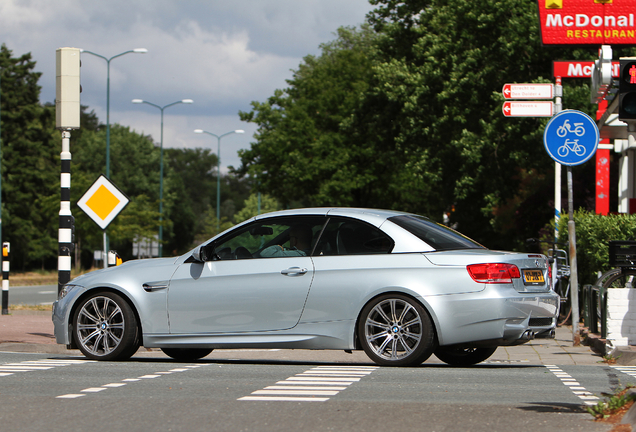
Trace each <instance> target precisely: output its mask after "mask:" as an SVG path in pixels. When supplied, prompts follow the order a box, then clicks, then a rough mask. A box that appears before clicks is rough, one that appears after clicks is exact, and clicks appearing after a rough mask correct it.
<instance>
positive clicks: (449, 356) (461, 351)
mask: <svg viewBox="0 0 636 432" xmlns="http://www.w3.org/2000/svg"><path fill="white" fill-rule="evenodd" d="M495 351H497V347H494V348H453V347H450V348H449V347H439V348H437V350H436V351H435V357H437V358H438V359H440V360H441V361H443V362H444V363H447V364H449V365H451V366H472V365H474V364H477V363H481V362H483V361H484V360H486V359H488V358H490V356H491V355H493V354H494V353H495Z"/></svg>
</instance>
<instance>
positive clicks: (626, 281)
mask: <svg viewBox="0 0 636 432" xmlns="http://www.w3.org/2000/svg"><path fill="white" fill-rule="evenodd" d="M596 284H597V285H600V286H602V287H603V288H636V270H632V269H625V270H621V269H612V270H610V271H608V272H607V273H605V274H603V275H602V276H601V277H600V278H599V279H598V280H597V281H596Z"/></svg>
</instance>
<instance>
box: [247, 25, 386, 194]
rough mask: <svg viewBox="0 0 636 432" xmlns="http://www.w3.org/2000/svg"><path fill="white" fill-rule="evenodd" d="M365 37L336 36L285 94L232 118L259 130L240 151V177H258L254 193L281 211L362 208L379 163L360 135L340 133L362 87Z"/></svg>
mask: <svg viewBox="0 0 636 432" xmlns="http://www.w3.org/2000/svg"><path fill="white" fill-rule="evenodd" d="M373 37H374V35H373V33H372V32H371V31H370V30H369V29H367V28H364V29H363V30H360V31H356V30H354V29H347V28H341V29H339V30H338V39H337V40H336V41H334V42H331V43H329V44H324V45H322V55H321V56H320V57H314V56H307V57H305V58H304V61H303V63H302V64H301V65H300V66H299V69H298V70H297V71H296V72H295V73H294V77H293V79H291V80H289V81H288V84H289V88H287V89H285V90H277V91H276V92H275V93H274V95H273V96H272V97H270V98H269V99H268V101H267V102H264V103H259V102H252V108H253V109H252V111H251V112H249V113H248V112H241V113H239V115H240V116H241V119H242V120H244V121H251V122H255V123H257V124H258V125H259V127H258V131H257V134H256V137H257V142H256V143H253V144H252V147H251V149H249V150H245V151H242V152H240V155H241V158H242V163H243V171H242V172H244V173H245V172H247V173H250V174H252V175H253V176H255V177H256V178H258V181H259V183H258V186H257V187H258V189H259V190H263V191H267V192H268V193H269V194H271V195H272V196H274V197H275V198H276V199H278V200H280V201H281V202H282V203H283V205H284V206H289V205H290V204H291V203H292V202H298V203H300V204H301V205H359V204H362V203H365V202H368V201H369V198H370V195H371V193H370V191H371V190H372V189H373V187H374V184H377V183H378V177H380V176H381V173H382V172H383V171H384V170H385V168H384V165H383V163H384V158H383V156H382V155H381V154H380V153H379V151H378V149H375V148H374V147H372V146H367V145H366V144H365V143H363V142H362V141H361V140H362V139H363V138H364V135H365V134H357V135H349V134H347V133H345V129H346V123H347V122H348V121H349V117H350V116H351V114H352V112H354V111H355V110H356V109H357V108H358V106H359V104H360V101H361V98H362V97H363V95H364V94H365V92H366V91H367V89H368V87H369V79H370V77H371V75H372V70H371V66H372V65H371V62H370V58H369V55H368V51H369V50H370V49H371V47H372V41H373Z"/></svg>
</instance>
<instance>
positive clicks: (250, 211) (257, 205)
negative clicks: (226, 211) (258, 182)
mask: <svg viewBox="0 0 636 432" xmlns="http://www.w3.org/2000/svg"><path fill="white" fill-rule="evenodd" d="M259 201H260V202H259ZM259 209H260V211H259ZM276 210H282V207H281V206H280V204H279V203H278V201H276V199H274V198H272V197H271V196H269V195H260V196H259V194H252V195H250V196H249V198H247V199H246V200H245V204H244V207H243V209H242V210H241V211H239V212H238V213H236V216H235V217H234V221H235V222H236V223H240V222H243V221H245V220H248V219H249V218H252V217H254V216H256V215H259V214H263V213H269V212H273V211H276Z"/></svg>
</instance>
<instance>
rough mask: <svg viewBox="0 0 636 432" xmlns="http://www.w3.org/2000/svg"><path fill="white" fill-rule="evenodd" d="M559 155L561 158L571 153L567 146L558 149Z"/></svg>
mask: <svg viewBox="0 0 636 432" xmlns="http://www.w3.org/2000/svg"><path fill="white" fill-rule="evenodd" d="M557 153H558V154H559V156H561V157H565V156H567V154H568V153H570V150H569V149H568V148H567V147H566V146H565V145H562V146H561V147H559V148H558V149H557Z"/></svg>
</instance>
